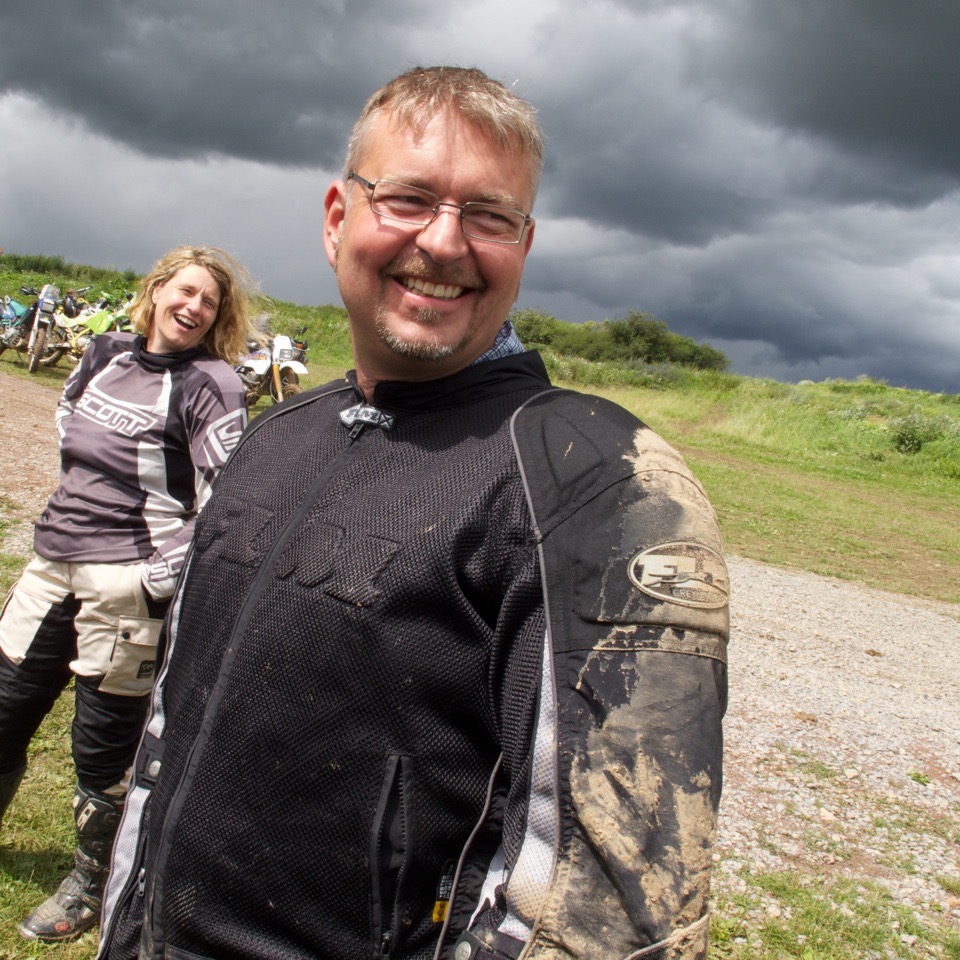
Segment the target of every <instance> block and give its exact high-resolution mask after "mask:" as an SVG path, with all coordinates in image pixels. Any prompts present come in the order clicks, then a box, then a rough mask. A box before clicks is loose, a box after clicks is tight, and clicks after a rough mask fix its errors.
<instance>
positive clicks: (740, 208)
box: [0, 0, 960, 393]
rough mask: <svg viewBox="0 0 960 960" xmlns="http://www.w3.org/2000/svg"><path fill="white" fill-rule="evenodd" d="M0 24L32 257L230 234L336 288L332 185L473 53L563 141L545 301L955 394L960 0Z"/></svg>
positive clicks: (580, 3) (275, 271) (128, 262)
mask: <svg viewBox="0 0 960 960" xmlns="http://www.w3.org/2000/svg"><path fill="white" fill-rule="evenodd" d="M0 35H2V36H3V37H4V45H3V54H2V56H0V136H2V148H0V247H3V248H4V249H5V250H7V251H8V252H19V253H43V254H49V255H53V254H59V255H62V256H63V257H64V258H65V259H66V260H68V261H71V262H78V263H88V264H93V265H96V266H110V267H116V268H119V269H127V268H131V269H134V270H136V271H137V272H138V273H139V272H143V271H145V270H146V269H148V268H149V267H150V265H151V264H152V263H153V261H154V260H155V259H156V258H157V257H158V256H159V255H160V254H161V253H162V252H164V251H165V250H166V249H168V248H169V247H171V246H173V245H175V244H177V243H182V242H207V243H214V244H217V245H219V246H222V247H225V248H226V249H228V250H230V251H231V252H232V253H234V254H236V255H237V256H238V257H239V258H240V259H241V260H242V261H243V262H244V263H245V264H246V265H247V266H248V267H249V268H250V270H251V272H252V273H253V274H254V276H255V277H256V278H257V279H258V281H259V283H260V285H261V288H262V289H263V291H264V292H265V293H267V294H270V295H272V296H274V297H277V298H279V299H284V300H292V301H295V302H297V303H303V304H325V303H339V302H340V300H339V296H338V294H337V289H336V285H335V283H334V277H333V272H332V270H331V269H330V267H329V266H328V264H327V262H326V258H325V256H324V254H323V249H322V246H321V240H320V231H321V218H322V203H323V194H324V191H325V189H326V187H327V185H328V184H329V182H330V181H331V180H332V179H333V178H334V177H336V176H337V174H338V169H339V166H340V164H341V163H342V158H343V152H344V146H345V143H346V139H347V136H348V133H349V129H350V127H351V125H352V123H353V121H354V119H355V118H356V115H357V113H358V112H359V110H360V108H361V106H362V104H363V102H364V101H365V100H366V98H367V96H368V95H369V94H370V93H371V92H372V91H373V90H374V89H375V88H376V87H377V86H379V85H380V84H381V83H383V82H384V81H386V80H388V79H389V78H391V77H392V76H394V75H396V74H397V73H400V72H402V71H403V70H405V69H407V68H408V67H410V66H413V65H416V64H422V65H430V64H437V63H447V64H453V65H457V66H477V67H480V68H481V69H483V70H485V71H486V72H487V73H489V74H490V75H492V76H494V77H496V78H497V79H499V80H502V81H503V82H505V83H506V84H508V85H510V86H512V87H513V88H514V89H515V90H516V91H517V92H518V93H519V94H520V95H521V96H523V97H525V98H526V99H528V100H530V101H531V102H533V103H534V104H535V105H536V106H537V108H538V110H539V112H540V119H541V122H542V125H543V128H544V132H545V135H546V138H547V164H546V171H545V175H544V180H543V184H542V187H541V191H540V196H539V198H538V200H537V206H536V209H535V211H534V214H535V216H536V219H537V233H536V239H535V242H534V246H533V249H532V251H531V255H530V257H529V259H528V260H527V268H526V272H525V275H524V284H523V289H522V291H521V295H520V300H519V305H520V306H524V307H538V308H540V309H543V310H545V311H547V312H548V313H552V314H554V315H555V316H557V317H559V318H560V319H562V320H571V321H583V320H603V319H616V318H618V317H622V316H624V315H625V314H626V313H627V312H628V311H629V310H640V311H644V312H648V313H652V314H654V315H655V316H656V317H658V318H659V319H661V320H663V321H665V322H666V323H667V324H668V325H669V326H670V328H671V329H672V330H675V331H677V332H679V333H682V334H684V335H686V336H689V337H693V338H694V339H696V340H698V341H707V342H709V343H710V344H712V345H713V346H715V347H717V348H718V349H721V350H723V351H724V352H725V353H726V354H727V355H728V356H729V357H730V358H731V360H732V365H733V368H734V369H735V370H736V371H737V372H740V373H745V374H750V375H754V376H769V377H774V378H776V379H778V380H785V381H796V380H799V379H803V378H809V379H814V380H822V379H825V378H827V377H843V378H848V379H852V378H855V377H857V376H860V375H868V376H871V377H876V378H883V379H886V380H888V381H889V382H890V383H891V384H894V385H898V386H910V387H919V388H923V389H928V390H933V391H948V392H953V393H956V392H960V335H958V333H960V216H958V213H960V205H958V201H960V103H958V100H960V56H958V53H957V51H958V48H960V3H958V2H957V0H703V2H696V0H621V2H613V0H594V2H592V0H576V2H574V0H477V2H471V0H460V2H459V3H457V4H447V3H443V2H437V0H390V2H383V0H350V2H348V0H270V2H264V0H202V2H200V0H75V2H72V3H63V2H62V0H2V4H0Z"/></svg>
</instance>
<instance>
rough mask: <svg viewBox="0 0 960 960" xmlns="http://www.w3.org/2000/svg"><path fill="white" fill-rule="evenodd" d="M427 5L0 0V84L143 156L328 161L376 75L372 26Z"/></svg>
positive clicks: (382, 27)
mask: <svg viewBox="0 0 960 960" xmlns="http://www.w3.org/2000/svg"><path fill="white" fill-rule="evenodd" d="M425 6H426V4H425V3H423V2H417V0H400V2H395V3H391V4H389V5H381V4H378V3H376V2H375V0H351V2H350V4H349V7H346V6H345V5H344V4H341V3H334V2H323V0H293V2H291V0H285V2H284V3H283V4H282V5H279V6H278V5H275V4H270V3H262V2H260V0H239V2H231V3H218V2H204V3H197V2H195V0H163V2H162V3H157V2H155V0H122V2H118V0H94V2H80V3H73V4H63V3H60V2H58V0H12V2H11V0H6V2H5V3H4V5H3V7H2V8H0V29H2V31H3V34H4V36H7V37H16V38H17V40H16V43H10V44H7V45H6V49H5V50H4V55H3V57H2V58H0V90H6V91H18V92H22V93H25V94H28V95H30V96H32V97H34V98H36V99H38V100H41V101H42V102H43V103H44V104H46V105H47V106H49V107H51V108H54V109H56V110H59V111H62V112H64V113H66V114H69V115H72V116H77V117H81V118H82V119H83V122H84V123H85V124H86V125H87V126H88V127H89V129H91V130H92V131H94V132H97V133H100V134H103V135H105V136H107V137H109V138H111V139H115V140H118V141H121V142H124V143H127V144H129V145H130V146H132V147H133V148H135V149H137V150H139V151H142V152H143V153H145V154H149V155H151V156H163V157H171V158H184V157H197V156H202V155H205V154H209V153H214V154H223V155H228V156H233V157H240V158H244V159H252V160H258V161H266V162H272V163H278V164H302V163H306V164H311V165H314V164H320V165H323V164H326V165H335V164H336V163H337V162H338V160H339V159H340V156H341V154H342V152H343V144H344V142H345V141H346V138H347V135H348V133H349V130H350V127H351V125H352V123H353V121H354V119H355V118H356V114H357V111H358V109H359V107H360V106H361V105H362V103H363V100H364V99H365V98H366V96H367V95H368V94H369V92H370V91H372V90H373V89H374V88H375V87H377V86H378V85H379V84H380V83H381V82H382V81H383V79H384V77H383V76H381V74H380V71H379V70H378V68H377V64H376V62H375V60H374V59H372V58H369V57H367V56H364V55H363V52H364V49H365V48H367V47H368V44H369V42H370V40H371V34H374V33H375V34H376V35H377V37H379V38H380V39H384V38H386V39H388V40H389V39H390V38H391V37H393V35H395V34H396V33H398V32H401V33H402V25H403V24H404V23H408V22H409V21H410V20H411V19H412V20H416V19H419V18H420V17H422V16H423V12H424V8H425ZM345 36H347V37H350V38H351V42H348V43H344V37H345ZM43 51H49V52H50V55H49V56H42V53H43ZM41 56H42V69H38V60H39V59H40V58H41Z"/></svg>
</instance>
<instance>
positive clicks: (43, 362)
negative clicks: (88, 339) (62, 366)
mask: <svg viewBox="0 0 960 960" xmlns="http://www.w3.org/2000/svg"><path fill="white" fill-rule="evenodd" d="M69 351H70V344H68V343H67V342H66V341H65V340H64V338H63V334H62V333H60V330H59V328H56V327H55V328H54V329H53V330H52V331H51V334H50V340H49V342H48V343H47V349H46V350H44V351H43V356H42V357H40V366H41V367H55V366H56V365H57V364H58V363H59V362H60V361H61V360H62V359H63V357H65V356H66V355H67V353H69Z"/></svg>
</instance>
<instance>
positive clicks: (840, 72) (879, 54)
mask: <svg viewBox="0 0 960 960" xmlns="http://www.w3.org/2000/svg"><path fill="white" fill-rule="evenodd" d="M718 6H719V8H720V9H721V10H722V14H721V16H722V18H723V28H722V30H721V32H720V35H719V36H714V37H708V38H704V39H703V40H702V41H700V42H698V43H697V44H696V46H695V50H696V53H697V57H696V58H695V60H694V61H693V62H692V63H691V66H690V69H691V71H692V72H695V73H696V75H697V78H698V82H699V84H700V85H702V86H703V87H704V88H705V89H711V88H712V89H714V90H717V91H718V92H722V94H723V95H724V96H725V97H727V98H730V99H731V100H732V101H734V102H737V103H739V104H741V105H742V107H743V109H744V110H746V111H747V112H749V113H750V114H752V115H754V116H757V117H765V118H767V119H768V120H769V121H770V122H772V123H775V124H778V125H780V126H783V127H786V128H789V129H792V130H803V131H806V132H808V133H809V134H811V135H813V136H817V137H822V138H824V139H826V140H828V141H830V142H831V143H833V144H835V145H836V146H837V147H838V148H840V149H843V150H845V151H848V152H849V153H851V154H853V155H855V156H857V157H859V158H861V159H862V160H863V161H864V162H866V163H872V162H878V163H884V164H892V165H894V166H899V167H900V169H901V170H903V171H904V172H909V173H910V174H911V176H912V177H913V178H916V179H917V180H918V181H919V183H918V184H917V191H918V202H923V199H922V198H923V193H924V187H925V185H926V184H927V183H928V182H932V183H938V182H942V181H941V178H948V179H949V180H955V178H956V176H957V172H958V170H960V127H958V125H957V117H958V116H960V83H958V81H960V66H958V59H957V43H958V40H960V5H958V4H955V3H941V2H938V0H918V2H914V3H905V2H903V0H841V2H837V0H803V2H800V3H798V2H794V0H727V2H723V0H721V2H720V3H719V4H718Z"/></svg>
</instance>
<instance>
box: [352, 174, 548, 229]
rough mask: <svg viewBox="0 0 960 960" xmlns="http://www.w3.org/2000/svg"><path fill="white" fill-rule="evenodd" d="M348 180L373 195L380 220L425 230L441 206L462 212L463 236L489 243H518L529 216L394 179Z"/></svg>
mask: <svg viewBox="0 0 960 960" xmlns="http://www.w3.org/2000/svg"><path fill="white" fill-rule="evenodd" d="M347 179H348V180H356V181H357V183H359V184H360V186H362V187H366V188H367V189H368V190H369V191H371V193H370V209H371V210H373V212H374V213H375V214H377V216H379V217H384V218H385V219H387V220H396V221H397V222H398V223H405V224H406V225H407V226H410V227H425V226H426V225H427V224H428V223H433V221H434V219H435V218H436V216H437V214H438V213H439V212H440V208H441V207H453V208H454V209H455V210H459V211H460V228H461V229H462V230H463V233H464V236H467V237H471V238H473V239H474V240H487V241H489V242H490V243H519V242H520V241H521V240H522V239H523V232H524V230H526V228H527V224H528V223H530V222H531V219H530V217H528V216H527V215H526V214H525V213H521V212H520V211H519V210H511V209H510V208H509V207H498V206H497V205H496V204H493V203H474V202H472V201H471V202H470V203H464V204H462V205H461V204H457V203H447V201H446V200H441V199H440V198H439V197H438V196H437V195H436V194H435V193H431V192H430V191H429V190H421V189H420V188H419V187H411V186H409V185H408V184H406V183H394V182H393V181H392V180H377V181H376V183H371V182H370V181H369V180H364V178H363V177H361V176H360V174H359V173H357V172H356V170H351V171H350V175H349V176H348V177H347Z"/></svg>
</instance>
